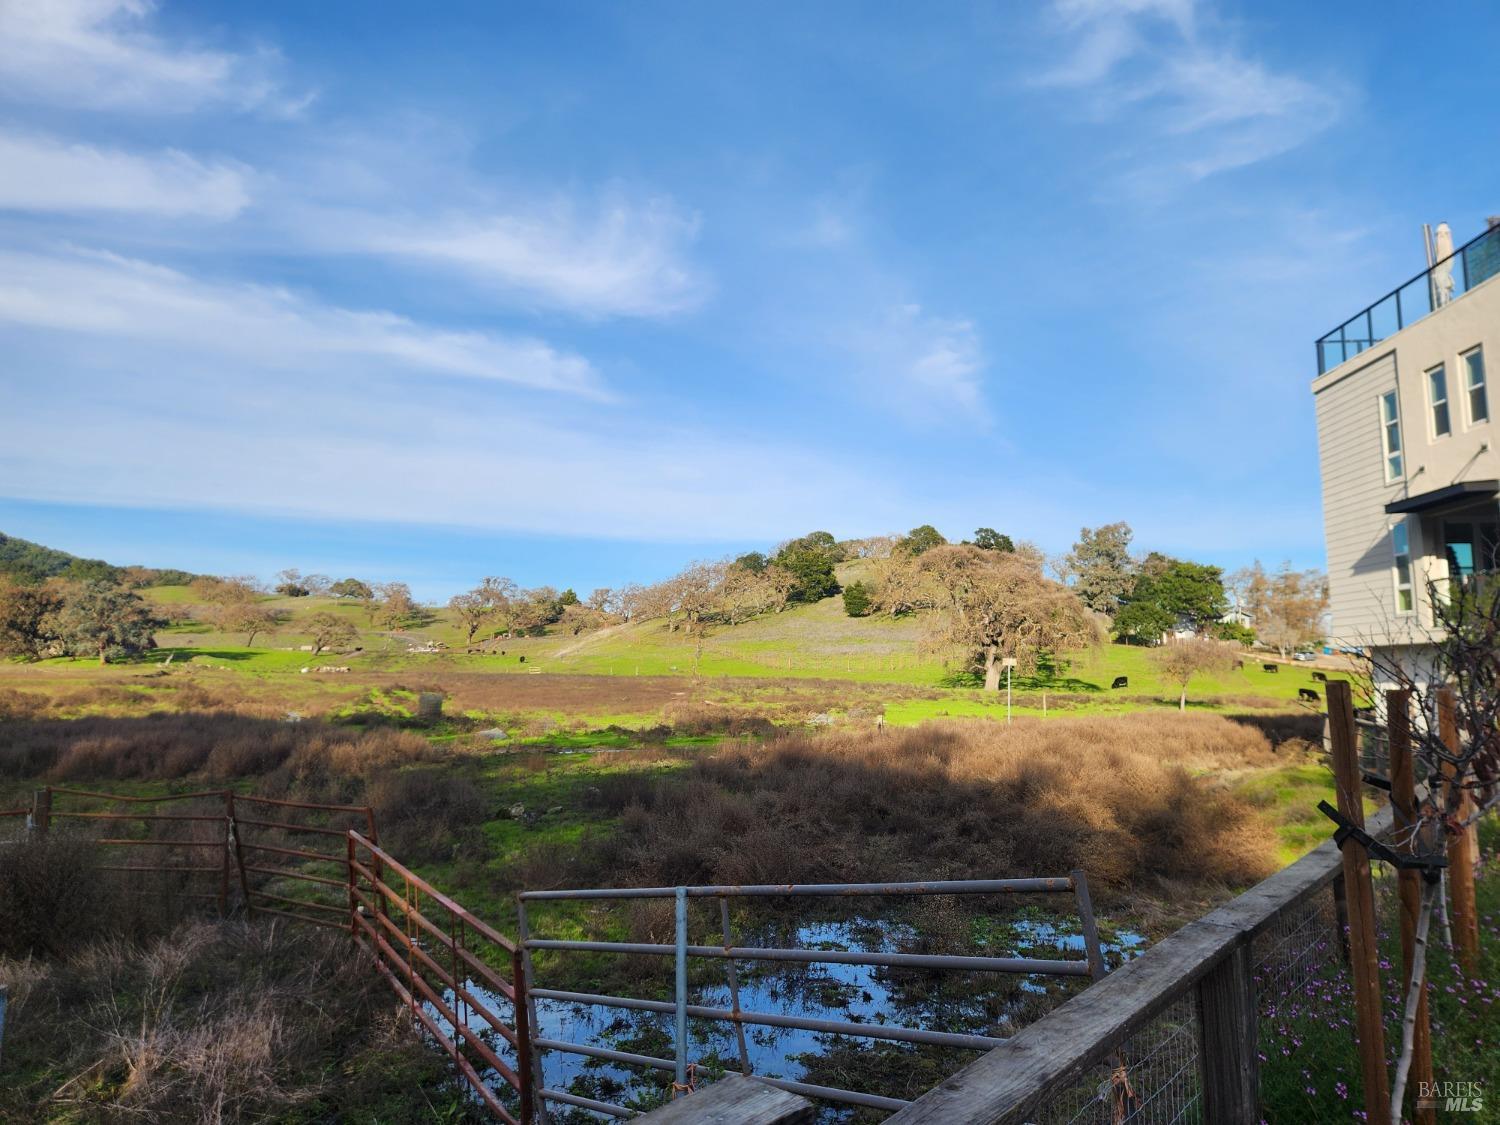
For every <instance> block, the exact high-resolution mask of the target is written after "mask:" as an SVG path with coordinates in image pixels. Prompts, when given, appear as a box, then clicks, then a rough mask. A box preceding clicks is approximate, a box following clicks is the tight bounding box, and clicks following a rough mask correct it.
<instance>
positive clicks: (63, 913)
mask: <svg viewBox="0 0 1500 1125" xmlns="http://www.w3.org/2000/svg"><path fill="white" fill-rule="evenodd" d="M98 863H99V857H98V854H97V848H96V847H95V845H94V844H92V843H90V842H89V841H87V840H84V839H82V838H80V837H76V836H71V835H68V834H65V833H61V832H51V833H47V834H45V835H44V834H42V833H26V834H24V835H21V836H19V837H18V838H16V839H14V840H11V841H8V842H6V843H5V844H4V845H3V846H0V904H3V906H0V955H4V956H7V957H26V956H31V955H42V956H46V955H54V954H58V953H62V952H65V951H66V950H69V949H72V948H74V947H76V946H77V945H79V944H81V943H83V942H86V941H88V940H90V939H91V938H94V937H97V936H99V935H100V934H102V933H103V932H104V927H105V925H106V923H107V921H108V920H109V919H110V918H111V917H112V915H113V910H112V909H111V907H112V906H113V903H112V901H111V900H112V899H113V897H114V894H113V887H112V886H111V885H109V884H108V883H107V882H106V881H105V878H104V876H103V875H102V874H101V873H100V872H99V871H98V870H96V866H97V864H98Z"/></svg>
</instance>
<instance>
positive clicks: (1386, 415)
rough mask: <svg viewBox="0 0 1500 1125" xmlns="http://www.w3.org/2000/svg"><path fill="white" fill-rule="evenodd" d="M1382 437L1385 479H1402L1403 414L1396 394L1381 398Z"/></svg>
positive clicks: (1390, 393)
mask: <svg viewBox="0 0 1500 1125" xmlns="http://www.w3.org/2000/svg"><path fill="white" fill-rule="evenodd" d="M1380 436H1381V441H1382V442H1384V444H1385V479H1386V480H1400V479H1401V413H1400V411H1399V410H1398V408H1397V406H1396V392H1395V391H1389V392H1387V393H1386V394H1383V395H1381V396H1380Z"/></svg>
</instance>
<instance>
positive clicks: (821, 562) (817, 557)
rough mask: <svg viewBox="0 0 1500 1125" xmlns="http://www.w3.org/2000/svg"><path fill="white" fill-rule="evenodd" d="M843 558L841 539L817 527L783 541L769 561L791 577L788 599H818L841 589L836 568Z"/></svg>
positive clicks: (796, 600) (830, 595)
mask: <svg viewBox="0 0 1500 1125" xmlns="http://www.w3.org/2000/svg"><path fill="white" fill-rule="evenodd" d="M842 559H843V554H842V552H841V551H840V550H839V545H838V541H837V540H836V539H834V537H833V536H832V535H830V534H829V533H828V532H826V531H814V532H811V533H810V534H808V535H804V536H802V537H801V538H799V539H792V540H790V541H789V542H786V543H783V544H782V545H781V548H780V549H779V550H778V551H777V552H776V554H775V555H774V556H773V557H772V559H771V562H770V565H771V566H773V567H779V568H780V569H782V570H784V571H785V572H786V573H787V574H788V575H789V576H790V578H791V585H790V589H789V590H788V592H787V601H792V602H816V601H821V600H822V599H823V598H827V597H832V596H833V595H834V594H837V593H838V592H839V580H838V579H837V578H836V577H835V576H834V573H833V568H834V564H836V563H838V562H841V561H842Z"/></svg>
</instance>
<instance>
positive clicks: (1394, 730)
mask: <svg viewBox="0 0 1500 1125" xmlns="http://www.w3.org/2000/svg"><path fill="white" fill-rule="evenodd" d="M1385 712H1386V715H1385V722H1386V730H1387V731H1388V732H1389V734H1390V740H1391V805H1392V806H1393V807H1394V808H1395V810H1396V818H1395V821H1394V835H1395V846H1396V850H1397V851H1399V852H1405V853H1407V854H1409V855H1410V854H1414V853H1416V852H1417V850H1418V847H1417V839H1416V827H1417V780H1416V771H1415V769H1414V763H1413V762H1412V756H1411V692H1410V691H1409V690H1407V689H1405V688H1401V689H1398V690H1396V691H1388V692H1386V693H1385ZM1432 780H1433V781H1434V783H1435V782H1436V779H1435V778H1434V779H1432ZM1396 878H1397V885H1398V887H1399V888H1400V892H1401V995H1402V997H1403V998H1405V996H1406V993H1407V982H1408V980H1409V979H1410V977H1411V966H1412V955H1413V953H1414V951H1415V948H1416V935H1417V918H1418V916H1419V915H1420V914H1421V912H1422V874H1421V872H1419V871H1414V870H1411V869H1408V868H1403V869H1401V870H1400V871H1398V872H1397V873H1396ZM1420 987H1421V989H1422V995H1421V996H1420V997H1419V998H1418V1000H1417V1024H1416V1029H1415V1034H1414V1036H1413V1038H1412V1060H1411V1082H1410V1086H1409V1088H1412V1089H1415V1090H1421V1089H1422V1088H1423V1086H1424V1084H1426V1086H1427V1087H1429V1088H1430V1087H1431V1085H1432V1027H1431V1024H1430V1023H1429V1022H1428V1018H1427V982H1426V981H1425V980H1424V981H1423V982H1422V984H1421V986H1420ZM1415 1100H1416V1096H1415V1094H1414V1095H1413V1101H1415ZM1412 1116H1413V1118H1414V1119H1415V1120H1416V1121H1418V1122H1420V1123H1421V1125H1436V1122H1437V1111H1436V1110H1435V1109H1418V1110H1416V1111H1415V1112H1414V1113H1413V1114H1412Z"/></svg>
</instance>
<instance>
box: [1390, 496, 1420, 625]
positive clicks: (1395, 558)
mask: <svg viewBox="0 0 1500 1125" xmlns="http://www.w3.org/2000/svg"><path fill="white" fill-rule="evenodd" d="M1403 560H1404V566H1405V570H1406V580H1405V581H1404V582H1403V581H1402V577H1401V571H1402V567H1403ZM1391 586H1392V589H1393V590H1394V591H1395V595H1396V616H1398V617H1410V616H1411V615H1412V614H1414V613H1416V612H1417V586H1416V582H1415V581H1414V579H1413V577H1412V557H1411V530H1410V528H1408V527H1407V526H1406V521H1405V520H1397V521H1396V522H1395V523H1393V524H1391ZM1403 594H1404V595H1405V599H1404V600H1405V602H1406V604H1405V605H1404V606H1403V605H1402V600H1403V598H1402V595H1403Z"/></svg>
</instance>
